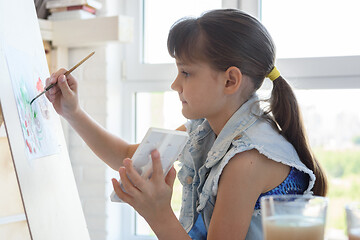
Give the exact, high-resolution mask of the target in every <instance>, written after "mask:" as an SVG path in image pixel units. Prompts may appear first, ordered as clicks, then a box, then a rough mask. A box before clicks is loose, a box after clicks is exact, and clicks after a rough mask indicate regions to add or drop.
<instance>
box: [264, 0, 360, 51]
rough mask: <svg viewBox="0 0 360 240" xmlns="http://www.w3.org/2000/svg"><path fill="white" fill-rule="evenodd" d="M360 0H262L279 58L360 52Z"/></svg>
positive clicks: (265, 16) (266, 20)
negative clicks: (359, 29) (359, 12)
mask: <svg viewBox="0 0 360 240" xmlns="http://www.w3.org/2000/svg"><path fill="white" fill-rule="evenodd" d="M359 8H360V1H358V0H343V1H335V0H317V1H312V0H296V1H287V0H262V5H261V9H262V12H261V19H262V22H263V23H264V25H265V26H266V28H267V29H268V30H269V32H270V34H271V35H272V37H273V39H274V41H275V43H276V46H277V57H278V58H302V57H329V56H350V55H360V45H359V42H360V32H359V31H357V30H356V29H357V28H358V23H359V22H360V15H359V14H358V10H359Z"/></svg>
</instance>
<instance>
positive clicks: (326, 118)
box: [296, 89, 360, 234]
mask: <svg viewBox="0 0 360 240" xmlns="http://www.w3.org/2000/svg"><path fill="white" fill-rule="evenodd" d="M296 95H297V97H298V101H299V103H300V105H301V108H302V112H303V117H304V122H305V126H306V128H307V132H308V135H309V141H310V144H311V146H312V147H313V150H314V153H315V156H316V157H317V159H318V160H319V161H320V163H321V164H322V166H323V167H324V169H325V171H326V174H327V177H328V181H329V188H328V197H329V198H330V202H329V208H328V214H327V222H326V228H327V232H328V234H331V232H332V231H334V229H338V230H339V231H340V232H341V233H342V234H345V232H346V221H345V210H344V205H345V204H346V203H349V202H350V201H359V196H360V178H359V174H360V111H359V110H358V108H357V107H356V105H357V103H359V102H360V90H359V89H348V90H346V89H345V90H340V89H336V90H301V91H300V90H298V91H296Z"/></svg>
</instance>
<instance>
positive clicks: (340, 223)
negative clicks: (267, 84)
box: [136, 89, 360, 235]
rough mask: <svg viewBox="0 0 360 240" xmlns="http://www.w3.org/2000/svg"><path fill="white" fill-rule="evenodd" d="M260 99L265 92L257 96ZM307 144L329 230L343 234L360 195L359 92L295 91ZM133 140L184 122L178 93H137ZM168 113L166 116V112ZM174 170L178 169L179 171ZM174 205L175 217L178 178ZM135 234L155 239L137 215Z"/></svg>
mask: <svg viewBox="0 0 360 240" xmlns="http://www.w3.org/2000/svg"><path fill="white" fill-rule="evenodd" d="M259 94H260V96H261V98H262V99H266V98H267V97H268V95H269V92H268V91H260V92H259ZM295 94H296V96H297V98H298V101H299V104H300V107H301V111H302V114H303V119H304V123H305V127H306V130H307V133H308V137H309V142H310V145H311V146H312V148H313V150H314V153H315V156H316V157H317V159H318V160H319V161H320V163H321V165H322V166H323V167H324V169H325V171H326V174H327V177H328V180H329V192H328V197H329V198H330V203H329V208H328V219H327V222H326V227H327V232H328V233H329V232H333V231H334V229H337V230H335V231H339V233H340V234H345V230H346V228H345V226H346V225H345V224H346V222H345V211H344V208H343V207H344V204H346V203H348V202H350V201H355V200H357V201H359V196H360V178H359V177H358V176H359V175H360V111H358V108H357V107H356V105H357V103H359V102H360V90H359V89H341V90H340V89H331V90H296V91H295ZM136 113H137V118H136V119H137V120H136V126H137V130H138V131H137V141H140V140H141V139H142V137H143V136H144V135H145V133H146V131H147V129H148V127H150V126H155V127H165V128H171V129H175V128H177V127H178V126H180V125H182V124H183V123H185V122H186V119H185V118H184V117H183V116H182V114H181V103H180V101H179V99H178V96H177V93H176V92H154V93H151V92H149V93H137V94H136ZM165 113H166V114H165ZM177 170H178V169H177ZM172 206H173V208H174V210H175V212H177V213H179V211H180V206H181V184H180V183H179V182H178V180H177V179H176V182H175V188H174V194H173V199H172ZM136 233H137V234H138V235H153V233H152V232H151V229H150V228H149V227H148V225H147V224H146V222H145V221H144V220H143V219H142V218H141V217H140V216H138V217H137V222H136Z"/></svg>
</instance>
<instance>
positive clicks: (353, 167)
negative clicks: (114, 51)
mask: <svg viewBox="0 0 360 240" xmlns="http://www.w3.org/2000/svg"><path fill="white" fill-rule="evenodd" d="M168 2H170V1H166V0H163V1H160V0H156V1H140V0H136V1H126V3H127V4H126V14H128V15H130V16H133V17H134V19H135V26H136V31H135V36H134V43H132V44H128V45H126V47H125V52H126V59H125V60H126V65H127V71H126V74H127V76H126V81H124V83H123V89H124V91H123V95H122V97H123V99H122V101H123V103H124V104H123V106H124V108H123V116H124V117H123V119H122V130H123V135H124V136H125V138H126V139H128V140H129V141H132V142H135V140H137V141H139V140H140V139H141V138H142V137H143V136H144V134H145V132H146V130H147V128H148V127H149V126H157V127H166V128H172V129H174V128H177V127H178V126H180V125H181V124H183V123H184V122H185V121H184V120H185V119H183V118H182V116H181V114H180V113H181V110H180V109H181V105H180V103H179V102H178V96H177V94H176V93H174V92H171V90H170V84H171V82H172V80H173V79H174V77H175V76H176V67H175V64H173V63H170V62H172V61H171V59H169V58H168V57H167V49H166V40H165V39H166V35H167V32H168V30H169V27H170V25H171V24H172V23H173V21H172V20H170V18H169V17H168V16H166V15H167V13H168V12H169V11H166V10H164V9H165V7H164V6H165V5H166V4H169V3H168ZM171 2H172V3H174V4H175V2H177V1H171ZM178 2H180V3H181V4H184V5H186V6H190V7H191V8H196V7H194V6H195V5H194V3H195V2H196V1H190V0H189V1H178ZM185 2H186V3H185ZM188 2H189V3H188ZM199 2H202V3H203V2H204V1H199ZM205 2H206V4H203V5H206V6H207V8H208V9H209V8H211V7H208V6H209V4H210V1H205ZM229 2H232V3H234V4H235V7H236V6H240V8H241V9H242V10H244V11H246V12H250V13H251V14H252V15H254V16H261V18H262V21H263V23H264V24H265V25H266V27H267V28H268V30H269V32H270V34H271V35H272V36H273V38H274V41H275V44H276V46H277V50H278V55H277V56H278V58H277V60H276V65H277V67H278V69H279V70H280V71H281V73H282V75H283V76H284V77H285V78H286V79H287V80H288V81H289V82H290V84H291V85H292V86H293V87H295V89H296V95H297V97H298V100H299V103H300V106H301V108H302V112H303V116H304V121H305V126H306V128H307V131H308V135H309V139H310V144H311V145H312V147H313V149H314V150H315V154H316V156H317V158H318V159H319V161H320V162H321V163H322V165H323V166H324V167H325V169H326V172H327V174H328V177H329V182H330V191H329V196H330V198H331V202H330V207H329V214H328V217H329V218H328V222H327V227H328V228H329V230H330V229H340V231H341V232H342V231H343V230H344V229H345V220H344V219H343V216H344V215H343V214H344V213H343V211H342V208H341V207H342V204H343V203H345V202H347V201H349V200H351V199H355V197H358V196H359V192H358V189H360V182H359V180H358V178H355V174H359V171H360V170H358V169H359V168H360V167H359V166H360V163H359V161H360V147H359V142H360V140H359V135H360V130H359V126H360V120H359V118H360V116H359V113H357V111H356V103H358V102H360V97H356V96H360V90H359V89H360V68H359V67H358V65H359V64H358V63H359V62H360V56H359V55H360V48H359V46H360V45H359V44H356V43H358V42H360V41H359V40H360V37H359V35H357V31H356V29H357V26H352V27H351V24H356V23H358V22H360V21H359V20H360V19H359V16H358V14H357V13H356V12H355V11H356V9H359V6H358V4H359V3H358V1H357V0H344V1H334V0H327V1H325V0H318V1H311V2H310V0H305V1H304V0H302V1H300V0H299V1H291V4H290V3H287V1H286V0H262V1H256V0H255V1H254V0H235V1H232V0H227V1H222V4H223V6H224V3H226V4H228V5H227V6H226V7H234V6H231V4H230V5H229ZM296 2H298V3H296ZM148 3H151V5H149V6H147V4H148ZM334 3H336V4H337V5H335V4H334ZM158 4H160V5H158ZM162 4H163V5H162ZM159 6H161V7H159ZM303 6H305V7H303ZM175 8H176V11H171V13H172V14H175V12H176V13H177V12H178V9H181V7H179V6H176V7H175V5H172V9H175ZM146 9H147V10H146ZM157 9H159V10H161V11H160V12H157ZM334 9H337V11H336V12H334V11H335V10H334ZM140 10H141V11H140ZM142 10H145V13H144V15H143V13H142ZM204 10H205V9H204ZM260 10H261V11H260ZM146 11H149V12H147V13H146ZM184 11H185V13H184V14H179V16H178V17H176V18H180V17H183V16H188V15H198V13H199V12H202V11H201V9H200V10H199V9H198V10H196V11H198V12H196V11H189V10H184ZM335 13H336V15H334V14H335ZM342 13H344V14H345V15H344V16H343V17H339V16H340V14H342ZM172 14H170V15H171V16H172ZM326 14H327V15H328V16H326ZM299 15H300V16H299ZM320 15H322V16H321V17H320ZM158 16H160V18H158V20H154V21H152V20H151V19H152V18H153V17H158ZM314 16H316V18H315V20H314V18H313V17H314ZM334 16H336V20H337V21H335V22H334V19H335V17H334ZM278 17H279V18H280V20H279V19H278ZM305 18H306V19H305ZM319 18H320V19H319ZM145 19H146V20H145ZM159 19H160V22H156V21H159ZM164 19H166V21H164ZM284 19H286V21H284ZM294 19H300V20H301V21H300V22H298V21H297V22H296V21H295V22H294ZM309 19H312V20H309ZM164 22H165V23H164ZM290 22H291V24H292V25H290V26H292V27H289V26H288V25H285V24H286V23H290ZM163 23H164V28H165V30H164V31H162V32H165V33H166V34H165V36H160V34H158V33H156V32H155V31H154V29H157V28H160V24H161V25H163ZM306 23H311V24H310V26H309V27H307V28H304V26H305V24H306ZM320 23H321V24H320ZM340 24H341V25H340ZM293 26H298V27H297V28H295V27H293ZM313 27H315V28H313ZM319 28H320V30H319ZM293 29H296V31H295V33H294V32H291V31H292V30H293ZM335 29H336V35H337V34H338V35H339V36H343V38H342V39H341V38H338V37H339V36H331V31H330V33H329V31H328V30H334V31H335ZM300 30H309V31H310V32H311V34H309V31H306V34H304V33H302V34H300ZM326 31H327V32H326ZM334 31H333V32H332V34H333V35H335V34H334ZM319 32H320V33H324V34H321V35H322V36H321V35H319V34H318V33H319ZM303 36H310V37H308V38H309V39H306V37H305V38H304V37H303ZM289 37H293V38H291V39H289ZM164 38H165V39H164ZM315 38H316V39H315ZM144 39H145V42H143V40H144ZM146 39H147V40H148V42H147V41H146ZM161 39H162V40H161ZM320 39H321V40H320ZM160 42H162V43H160ZM157 43H158V44H161V45H160V46H158V45H152V44H157ZM289 43H291V44H289ZM353 43H355V45H351V44H353ZM327 44H330V47H329V45H327ZM300 45H301V46H302V47H304V48H302V49H301V50H300V47H299V46H300ZM350 46H351V47H350ZM310 49H312V50H310ZM169 60H170V62H169ZM269 85H271V83H269V81H266V84H265V86H264V89H265V91H268V90H266V89H268V88H269ZM270 87H271V86H270ZM167 104H169V106H171V110H174V112H177V113H179V114H180V115H175V114H174V115H173V114H171V115H172V116H169V115H168V114H167V115H166V116H167V117H172V118H171V120H170V119H169V118H166V117H163V114H162V113H163V112H164V111H168V110H166V109H167V108H168V107H167V106H168V105H167ZM151 108H152V109H151ZM348 129H350V130H351V131H349V130H348ZM348 163H349V164H348ZM175 191H176V192H180V193H181V190H180V189H177V190H174V192H175ZM172 204H173V206H175V208H179V207H180V205H179V203H176V202H174V201H173V202H172ZM176 204H177V205H176ZM123 208H124V209H125V210H124V211H122V219H123V220H122V224H123V226H122V231H123V232H124V233H122V234H124V235H123V236H124V237H123V238H122V239H154V238H155V237H154V235H153V233H151V230H150V229H149V228H148V226H147V224H146V222H144V220H143V219H142V218H141V217H139V216H137V215H135V213H134V211H132V210H131V209H130V208H128V207H126V206H125V205H124V206H123ZM130 215H131V217H130V218H129V216H130ZM129 219H130V221H129Z"/></svg>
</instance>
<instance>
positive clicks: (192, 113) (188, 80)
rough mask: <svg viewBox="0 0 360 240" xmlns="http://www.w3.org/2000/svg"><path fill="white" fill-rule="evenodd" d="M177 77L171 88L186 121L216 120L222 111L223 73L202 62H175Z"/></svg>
mask: <svg viewBox="0 0 360 240" xmlns="http://www.w3.org/2000/svg"><path fill="white" fill-rule="evenodd" d="M176 65H177V68H178V75H177V77H176V79H175V80H174V82H173V83H172V85H171V88H172V89H173V90H175V91H177V92H178V93H179V97H180V101H181V102H182V114H183V115H184V117H186V118H188V119H199V118H206V119H208V120H211V119H216V118H218V116H219V115H220V114H221V112H222V111H223V110H224V107H225V100H226V95H225V94H224V91H223V90H224V87H225V83H226V81H225V80H226V79H225V73H224V72H219V71H215V70H213V69H212V68H211V67H210V66H209V65H208V64H206V63H202V62H196V63H185V62H181V61H179V60H177V61H176ZM220 116H221V115H220Z"/></svg>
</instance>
